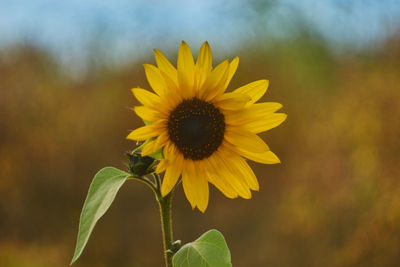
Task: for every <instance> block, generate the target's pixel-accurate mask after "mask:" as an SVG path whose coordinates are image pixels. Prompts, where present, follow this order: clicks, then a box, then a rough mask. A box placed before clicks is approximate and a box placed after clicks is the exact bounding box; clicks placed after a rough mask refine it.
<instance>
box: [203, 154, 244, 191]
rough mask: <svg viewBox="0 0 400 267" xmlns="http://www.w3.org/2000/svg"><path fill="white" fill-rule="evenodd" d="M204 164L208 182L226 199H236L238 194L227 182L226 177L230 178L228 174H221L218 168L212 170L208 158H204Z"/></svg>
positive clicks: (212, 166) (212, 167)
mask: <svg viewBox="0 0 400 267" xmlns="http://www.w3.org/2000/svg"><path fill="white" fill-rule="evenodd" d="M211 160H212V158H211ZM204 162H205V168H206V170H207V177H208V181H209V182H210V183H212V184H213V185H214V186H215V187H216V188H217V189H218V190H219V191H221V192H222V193H223V194H224V195H225V196H226V197H228V198H236V197H238V193H237V192H236V190H235V189H234V188H233V187H232V185H231V184H230V182H229V181H227V177H230V174H229V173H228V174H226V173H223V172H221V169H220V168H217V169H216V168H214V165H213V164H211V163H210V158H206V159H205V160H204Z"/></svg>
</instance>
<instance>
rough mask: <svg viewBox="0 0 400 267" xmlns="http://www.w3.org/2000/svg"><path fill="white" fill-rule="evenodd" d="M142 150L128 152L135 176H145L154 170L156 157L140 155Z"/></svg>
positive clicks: (130, 165) (131, 169)
mask: <svg viewBox="0 0 400 267" xmlns="http://www.w3.org/2000/svg"><path fill="white" fill-rule="evenodd" d="M140 153H141V150H140V149H138V150H135V151H133V152H132V153H129V152H128V153H126V154H127V156H128V159H129V165H128V167H129V171H130V172H131V173H132V174H133V175H134V176H143V175H146V174H149V173H152V172H154V160H155V159H154V158H152V157H149V156H145V157H142V156H141V155H140Z"/></svg>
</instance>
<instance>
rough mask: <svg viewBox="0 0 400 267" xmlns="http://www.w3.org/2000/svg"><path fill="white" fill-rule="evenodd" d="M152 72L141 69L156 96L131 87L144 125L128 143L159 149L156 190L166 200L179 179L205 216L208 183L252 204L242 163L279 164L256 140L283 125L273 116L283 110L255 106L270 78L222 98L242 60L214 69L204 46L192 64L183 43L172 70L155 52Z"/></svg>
mask: <svg viewBox="0 0 400 267" xmlns="http://www.w3.org/2000/svg"><path fill="white" fill-rule="evenodd" d="M154 51H155V59H156V63H157V67H156V66H153V65H150V64H144V69H145V73H146V77H147V80H148V82H149V84H150V86H151V88H152V89H153V90H154V92H155V93H151V92H149V91H147V90H145V89H141V88H133V89H132V92H133V94H134V96H135V97H136V98H137V100H138V101H139V102H140V103H141V104H142V106H136V107H134V111H135V112H136V114H137V115H138V116H139V117H140V118H142V119H143V121H144V122H145V123H146V126H143V127H140V128H138V129H136V130H134V131H132V132H131V133H130V134H129V135H128V136H127V139H131V140H136V141H145V140H147V142H146V143H145V146H144V147H143V149H142V152H141V153H142V156H146V155H150V154H152V153H155V152H157V151H159V150H160V149H161V150H162V154H163V159H162V160H161V161H160V162H159V164H158V165H157V168H156V172H157V173H163V172H165V174H164V178H163V181H162V186H161V193H162V195H163V196H165V195H167V194H168V193H169V192H170V191H171V190H172V189H173V188H174V186H175V185H176V184H177V182H178V180H179V178H180V177H182V178H181V179H182V185H183V189H184V192H185V195H186V197H187V199H188V201H189V202H190V205H191V206H192V208H193V209H194V208H195V207H197V208H198V209H199V210H200V211H202V212H204V211H205V210H206V208H207V205H208V199H209V187H208V183H211V184H213V185H214V186H215V187H216V188H217V189H219V190H220V191H221V192H222V193H223V194H224V195H225V196H227V197H228V198H236V197H238V196H240V197H242V198H245V199H249V198H251V191H250V190H255V191H258V190H259V184H258V181H257V178H256V176H255V175H254V172H253V171H252V169H251V168H250V166H249V165H248V163H247V162H246V160H245V158H247V159H249V160H252V161H255V162H260V163H264V164H274V163H279V162H280V161H279V159H278V157H277V156H276V155H275V154H274V153H273V152H271V151H270V149H269V147H268V146H267V144H266V143H265V142H264V141H263V140H262V139H261V138H260V137H259V136H258V135H257V134H258V133H261V132H264V131H267V130H269V129H271V128H274V127H276V126H278V125H279V124H281V123H282V122H283V121H284V120H285V119H286V114H283V113H275V111H277V110H279V109H280V108H281V107H282V105H281V104H279V103H275V102H264V103H256V102H257V101H258V100H259V99H260V98H261V97H262V96H263V95H264V94H265V92H266V91H267V88H268V80H259V81H255V82H252V83H249V84H247V85H244V86H242V87H240V88H238V89H236V90H234V91H232V92H225V91H226V88H227V87H228V84H229V82H230V81H231V79H232V77H233V75H234V73H235V72H236V69H237V67H238V63H239V58H238V57H236V58H235V59H233V60H232V61H231V62H229V61H228V60H225V61H223V62H222V63H220V64H219V65H218V66H216V67H215V68H213V67H212V55H211V49H210V47H209V45H208V43H207V42H205V43H203V45H202V46H201V48H200V52H199V55H198V57H197V61H196V63H195V62H194V60H193V56H192V53H191V51H190V48H189V47H188V45H187V44H186V43H185V42H182V44H181V46H180V48H179V54H178V64H177V68H175V67H174V66H173V65H172V64H171V63H170V62H169V61H168V59H167V58H166V57H165V56H164V55H163V54H162V53H161V52H160V51H159V50H157V49H155V50H154Z"/></svg>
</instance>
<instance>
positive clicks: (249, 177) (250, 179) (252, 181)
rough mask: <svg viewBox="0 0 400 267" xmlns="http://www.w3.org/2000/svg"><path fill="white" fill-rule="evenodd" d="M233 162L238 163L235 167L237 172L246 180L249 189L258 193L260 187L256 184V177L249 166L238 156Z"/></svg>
mask: <svg viewBox="0 0 400 267" xmlns="http://www.w3.org/2000/svg"><path fill="white" fill-rule="evenodd" d="M235 162H237V163H238V164H237V165H236V167H237V169H238V172H239V173H240V174H241V175H242V176H243V177H244V178H245V179H246V181H247V183H248V184H249V186H250V189H251V190H256V191H258V190H259V189H260V185H259V184H258V180H257V177H256V175H255V174H254V172H253V170H252V169H251V168H250V166H249V164H247V162H246V161H245V160H244V159H243V158H242V157H240V156H238V157H237V158H236V161H235Z"/></svg>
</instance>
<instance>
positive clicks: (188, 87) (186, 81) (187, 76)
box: [178, 41, 195, 98]
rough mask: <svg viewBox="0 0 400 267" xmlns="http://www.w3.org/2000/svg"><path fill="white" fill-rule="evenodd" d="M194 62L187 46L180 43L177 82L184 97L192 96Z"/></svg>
mask: <svg viewBox="0 0 400 267" xmlns="http://www.w3.org/2000/svg"><path fill="white" fill-rule="evenodd" d="M194 70H195V69H194V60H193V56H192V52H191V51H190V48H189V46H188V45H187V44H186V43H185V42H184V41H182V44H181V46H180V48H179V54H178V81H179V86H180V88H181V90H184V93H185V95H184V96H185V97H189V98H190V97H192V96H194V91H193V83H194Z"/></svg>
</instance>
